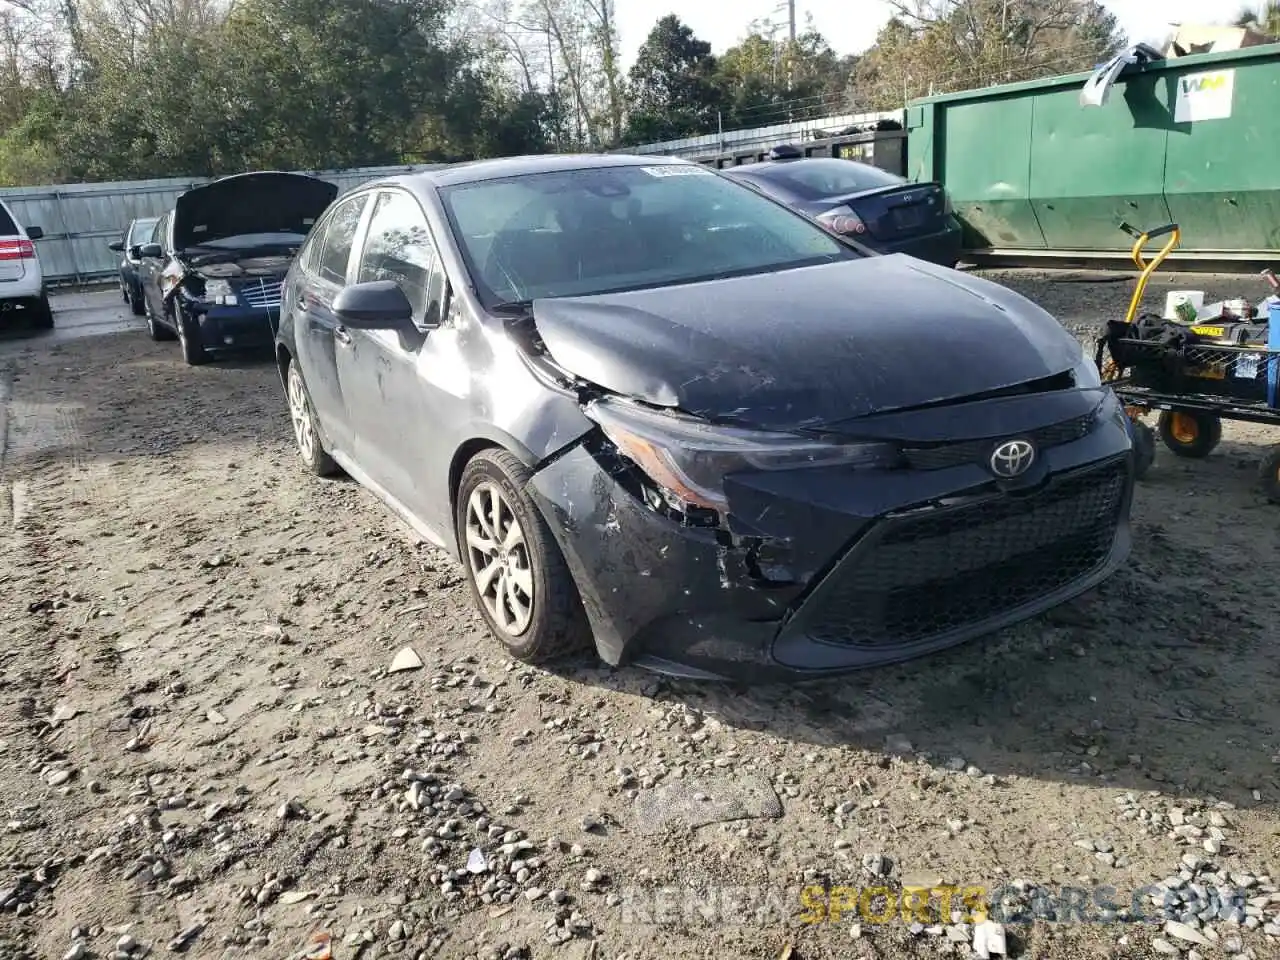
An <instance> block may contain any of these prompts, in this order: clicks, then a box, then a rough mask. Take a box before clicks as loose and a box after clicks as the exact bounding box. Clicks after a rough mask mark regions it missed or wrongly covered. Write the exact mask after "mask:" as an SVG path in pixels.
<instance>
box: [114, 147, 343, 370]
mask: <svg viewBox="0 0 1280 960" xmlns="http://www.w3.org/2000/svg"><path fill="white" fill-rule="evenodd" d="M337 193H338V188H337V187H336V186H334V185H333V184H331V183H329V182H328V181H325V180H320V179H318V178H315V177H310V176H307V175H305V174H295V173H282V172H278V171H263V172H251V173H244V174H236V175H234V176H230V177H224V178H222V179H220V180H215V181H213V182H211V183H209V184H205V185H203V186H200V187H196V188H194V189H192V190H189V191H187V192H186V193H184V194H182V195H181V196H180V197H179V198H178V200H177V202H176V203H175V205H174V209H173V210H171V211H170V212H169V213H168V214H166V215H165V216H164V217H162V218H161V224H160V231H159V233H160V235H159V236H158V238H157V244H156V245H155V249H151V250H145V249H144V250H142V251H140V252H142V253H144V254H149V255H144V256H142V257H141V266H140V269H139V274H140V277H141V281H142V287H143V293H144V298H145V300H146V302H147V310H148V311H149V312H150V314H151V315H152V316H153V317H154V318H155V319H156V320H157V322H159V323H161V324H163V325H164V326H167V327H170V328H172V329H173V330H174V331H175V332H177V328H178V324H179V323H181V322H183V320H184V319H185V320H186V321H188V322H189V323H190V324H192V331H193V332H194V333H195V335H196V336H197V337H198V338H199V340H200V343H201V345H202V346H203V347H204V348H205V349H206V350H208V351H210V352H211V353H217V352H222V351H226V350H235V351H240V350H257V349H261V348H264V347H270V346H271V345H272V344H273V343H274V341H275V325H276V324H277V323H278V322H279V311H280V305H279V295H278V293H276V292H275V291H277V290H278V289H279V286H280V284H282V282H283V279H284V276H285V274H286V272H287V270H288V264H287V263H286V265H285V266H284V267H283V268H281V269H279V270H276V271H274V272H264V273H258V274H255V275H253V276H248V277H242V278H230V279H229V281H228V282H230V283H231V287H232V289H233V292H235V293H236V295H237V299H238V302H237V303H236V304H233V305H222V304H214V303H209V302H207V301H205V300H204V299H203V293H204V285H205V282H206V281H205V278H204V277H203V276H202V274H201V269H202V268H208V267H209V266H210V265H213V264H219V263H224V262H227V261H233V260H235V259H237V257H240V256H245V257H247V256H250V255H253V256H260V257H266V256H274V257H277V258H286V259H287V261H289V262H291V261H292V257H293V254H294V253H296V251H297V249H298V247H299V246H300V245H301V243H302V241H303V239H304V238H305V236H306V233H307V232H308V231H309V229H310V227H311V224H312V222H314V220H315V219H316V218H318V217H319V216H320V215H321V214H322V213H323V212H324V210H325V209H326V208H327V207H328V205H329V203H330V202H331V201H332V200H333V198H334V197H335V196H336V195H337ZM268 228H269V229H268ZM277 229H283V230H289V231H290V233H291V238H290V239H288V242H281V243H279V244H276V245H265V246H262V245H260V246H243V245H238V244H237V243H236V241H237V240H238V239H241V238H243V239H244V240H245V241H246V242H252V241H254V238H255V237H262V236H265V235H268V234H272V233H275V232H276V230H277ZM143 246H144V247H146V246H148V245H143ZM166 275H169V276H180V277H181V280H180V282H178V283H176V284H170V285H168V289H166V285H167V284H166V280H167V277H166ZM247 295H249V296H253V297H255V298H256V300H257V302H256V303H251V302H245V300H246V296H247Z"/></svg>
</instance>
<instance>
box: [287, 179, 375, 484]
mask: <svg viewBox="0 0 1280 960" xmlns="http://www.w3.org/2000/svg"><path fill="white" fill-rule="evenodd" d="M369 196H370V195H369V194H368V193H361V194H356V195H355V196H352V197H348V198H347V199H345V200H342V201H340V202H338V203H337V204H335V205H334V206H333V207H332V208H331V209H330V210H329V211H328V213H327V214H326V216H325V217H324V218H323V219H322V220H321V221H320V223H318V224H317V225H316V226H315V227H314V228H313V233H312V237H313V238H314V240H313V241H310V242H308V243H307V244H306V248H305V249H304V250H302V251H300V256H301V260H300V262H299V269H298V270H297V271H296V274H295V275H296V278H297V280H296V282H295V283H293V284H292V285H291V287H290V289H289V290H288V291H286V292H285V295H286V296H287V297H288V298H289V299H288V300H287V301H286V302H287V303H288V304H289V309H290V310H291V311H292V313H293V318H294V349H295V350H296V351H297V353H298V357H297V359H298V362H299V363H300V364H301V370H302V377H303V380H304V381H305V382H306V384H307V393H308V394H309V395H310V397H311V408H312V410H313V411H314V412H315V415H316V417H317V418H318V419H319V420H320V425H321V428H322V429H323V431H324V434H325V437H326V438H327V440H328V443H329V451H330V453H333V452H335V451H336V452H337V453H340V454H346V455H347V456H349V457H352V458H353V459H355V458H356V456H357V452H356V450H355V449H354V448H353V446H352V443H351V428H350V418H349V412H348V410H347V406H346V402H345V400H344V398H343V394H342V387H341V384H340V382H339V378H338V362H337V352H338V350H339V348H340V347H345V345H347V344H349V343H350V342H351V336H352V335H351V333H349V332H348V331H347V330H346V328H345V327H343V326H342V325H341V324H340V323H339V322H338V319H337V318H336V317H335V316H334V315H333V298H334V297H336V296H337V295H338V292H339V291H340V290H341V289H342V288H343V287H344V286H345V285H346V282H347V273H348V269H349V267H350V262H351V260H352V253H353V250H354V247H355V240H356V236H357V233H358V231H359V229H360V225H361V223H362V221H363V219H364V214H365V211H366V209H367V207H368V203H369Z"/></svg>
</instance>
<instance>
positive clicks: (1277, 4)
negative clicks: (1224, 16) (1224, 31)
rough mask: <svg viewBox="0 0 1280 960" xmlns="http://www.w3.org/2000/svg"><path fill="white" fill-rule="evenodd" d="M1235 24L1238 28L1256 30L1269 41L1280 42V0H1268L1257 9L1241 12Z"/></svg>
mask: <svg viewBox="0 0 1280 960" xmlns="http://www.w3.org/2000/svg"><path fill="white" fill-rule="evenodd" d="M1235 23H1236V26H1237V27H1249V28H1250V29H1252V30H1256V31H1257V32H1258V33H1260V34H1262V35H1263V36H1265V37H1266V38H1267V39H1269V40H1272V41H1275V40H1280V0H1268V2H1266V3H1263V4H1261V5H1260V6H1258V7H1257V8H1256V9H1253V8H1250V9H1245V10H1241V11H1240V15H1239V16H1237V17H1236V21H1235Z"/></svg>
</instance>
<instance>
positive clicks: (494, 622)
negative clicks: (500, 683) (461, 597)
mask: <svg viewBox="0 0 1280 960" xmlns="http://www.w3.org/2000/svg"><path fill="white" fill-rule="evenodd" d="M529 478H530V474H529V470H528V468H526V467H525V465H524V464H523V463H521V462H520V461H519V460H518V459H517V458H516V457H514V456H512V455H511V454H510V453H508V452H507V451H505V450H484V451H481V452H480V453H478V454H476V456H475V458H474V459H472V461H471V462H470V463H468V464H467V467H466V469H465V470H464V471H463V474H462V482H461V484H460V486H459V488H458V506H457V515H456V518H455V523H456V526H457V537H458V546H459V549H460V552H461V554H462V564H463V567H464V569H465V571H466V576H467V582H468V583H469V584H470V585H471V596H472V599H473V600H474V601H475V604H476V606H477V607H478V608H479V610H480V613H481V615H482V616H483V617H484V619H485V622H486V623H487V624H488V626H489V630H490V632H491V633H492V634H493V635H494V636H495V637H497V639H498V640H499V642H501V643H502V645H503V646H504V647H505V648H506V650H507V652H508V653H509V654H510V655H511V656H513V657H515V658H516V659H517V660H523V661H525V662H526V663H545V662H548V661H550V660H555V659H558V658H560V657H563V656H567V655H569V654H572V653H577V652H579V651H581V650H583V649H584V648H586V647H587V646H588V645H589V644H590V640H591V631H590V628H589V626H588V624H587V618H586V613H585V611H584V610H583V609H582V600H581V598H580V597H579V596H578V589H577V587H576V585H575V584H574V582H573V577H572V576H571V575H570V573H569V568H568V566H567V565H566V564H565V561H564V556H563V555H562V554H561V553H560V548H559V546H558V545H557V544H556V541H555V538H554V537H553V536H552V535H551V531H550V529H549V528H548V527H547V523H546V521H545V520H544V519H543V517H542V514H541V513H539V512H538V509H537V507H535V506H534V504H533V501H531V500H530V499H529V496H528V494H526V493H525V492H524V491H525V486H526V485H527V484H528V482H529Z"/></svg>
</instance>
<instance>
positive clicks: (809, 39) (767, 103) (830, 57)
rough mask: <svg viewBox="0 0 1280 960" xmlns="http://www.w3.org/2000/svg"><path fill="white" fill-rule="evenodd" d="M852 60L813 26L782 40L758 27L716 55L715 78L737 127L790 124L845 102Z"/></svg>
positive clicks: (819, 115) (730, 116) (827, 111)
mask: <svg viewBox="0 0 1280 960" xmlns="http://www.w3.org/2000/svg"><path fill="white" fill-rule="evenodd" d="M851 59H852V58H841V57H839V56H838V55H837V54H836V52H835V51H834V50H832V49H831V46H830V44H828V43H827V41H826V39H825V38H824V37H823V36H822V34H820V33H819V32H818V31H817V30H814V29H813V28H812V27H810V29H808V30H806V31H804V32H803V33H801V34H800V35H799V36H797V37H796V39H795V40H794V41H792V40H786V41H782V42H775V41H773V40H771V39H769V38H768V37H766V36H764V35H763V34H762V33H760V32H758V31H756V32H752V33H750V34H748V35H747V37H746V38H744V39H743V40H742V41H741V42H739V43H738V44H737V45H736V46H734V47H731V48H730V49H729V50H727V51H725V53H724V54H723V55H722V56H721V57H720V58H719V59H718V63H717V71H716V79H717V83H718V84H719V85H720V87H721V89H722V90H723V91H724V100H725V103H726V112H727V114H728V117H729V118H730V119H731V122H732V124H733V125H734V126H735V127H750V126H764V125H767V124H770V123H788V122H792V121H795V120H807V119H811V118H815V117H821V116H824V115H827V114H830V113H831V112H833V111H834V110H838V109H839V108H840V107H841V105H842V104H841V100H842V97H843V93H844V89H845V87H846V86H847V85H848V83H849V80H850V78H851V76H852V73H853V64H852V62H851ZM726 122H730V121H729V120H726Z"/></svg>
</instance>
